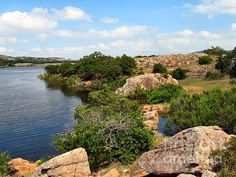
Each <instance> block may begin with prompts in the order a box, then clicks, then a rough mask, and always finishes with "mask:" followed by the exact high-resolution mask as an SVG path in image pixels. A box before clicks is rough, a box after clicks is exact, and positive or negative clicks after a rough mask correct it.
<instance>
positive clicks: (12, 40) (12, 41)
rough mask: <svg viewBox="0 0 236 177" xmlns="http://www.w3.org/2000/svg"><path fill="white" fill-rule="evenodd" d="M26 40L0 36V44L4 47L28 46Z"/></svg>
mask: <svg viewBox="0 0 236 177" xmlns="http://www.w3.org/2000/svg"><path fill="white" fill-rule="evenodd" d="M28 43H29V42H28V40H26V39H17V38H16V37H14V36H10V35H5V36H0V44H1V45H5V44H28Z"/></svg>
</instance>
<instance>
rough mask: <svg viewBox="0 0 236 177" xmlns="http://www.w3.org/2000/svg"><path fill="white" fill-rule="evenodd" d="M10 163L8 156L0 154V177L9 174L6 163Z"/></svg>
mask: <svg viewBox="0 0 236 177" xmlns="http://www.w3.org/2000/svg"><path fill="white" fill-rule="evenodd" d="M9 161H10V156H9V155H8V154H7V153H5V152H1V153H0V176H2V177H4V176H6V175H8V174H9V169H8V165H7V163H8V162H9Z"/></svg>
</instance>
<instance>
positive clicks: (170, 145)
mask: <svg viewBox="0 0 236 177" xmlns="http://www.w3.org/2000/svg"><path fill="white" fill-rule="evenodd" d="M230 138H231V136H230V135H228V134H226V133H225V132H224V131H223V130H222V129H221V128H219V127H218V126H209V127H205V126H200V127H194V128H189V129H186V130H183V131H181V132H179V133H177V134H176V135H175V136H173V137H172V138H169V139H167V140H166V141H165V142H163V143H162V144H160V145H159V146H158V147H157V148H156V149H155V150H152V151H149V152H146V153H144V154H143V155H142V156H141V157H140V159H139V160H138V164H139V166H140V167H141V168H143V169H145V170H146V171H147V172H148V173H152V174H155V175H163V176H171V175H178V174H181V173H191V174H195V173H203V172H204V171H205V170H211V171H212V169H213V167H214V165H216V163H217V162H216V161H214V159H212V158H211V153H212V152H213V151H215V150H217V149H225V148H226V144H227V142H228V141H229V139H230Z"/></svg>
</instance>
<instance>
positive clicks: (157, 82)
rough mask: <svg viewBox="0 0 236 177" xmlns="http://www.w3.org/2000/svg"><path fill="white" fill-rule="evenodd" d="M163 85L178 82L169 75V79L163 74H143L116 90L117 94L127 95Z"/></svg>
mask: <svg viewBox="0 0 236 177" xmlns="http://www.w3.org/2000/svg"><path fill="white" fill-rule="evenodd" d="M163 84H178V81H177V80H176V79H174V78H172V76H171V75H168V76H167V78H165V77H163V76H162V75H161V74H159V73H157V74H143V75H139V76H136V77H131V78H129V79H127V80H126V83H125V85H124V86H123V87H121V88H118V89H117V90H116V94H127V93H131V92H133V91H135V90H136V89H138V88H142V89H156V88H159V87H160V86H161V85H163Z"/></svg>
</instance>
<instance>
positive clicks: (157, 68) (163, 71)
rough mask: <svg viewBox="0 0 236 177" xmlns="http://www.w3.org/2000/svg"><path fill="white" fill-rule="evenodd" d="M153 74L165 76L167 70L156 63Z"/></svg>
mask: <svg viewBox="0 0 236 177" xmlns="http://www.w3.org/2000/svg"><path fill="white" fill-rule="evenodd" d="M153 72H154V73H160V74H166V73H167V69H166V67H165V66H163V65H162V64H160V63H157V64H155V65H154V66H153Z"/></svg>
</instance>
